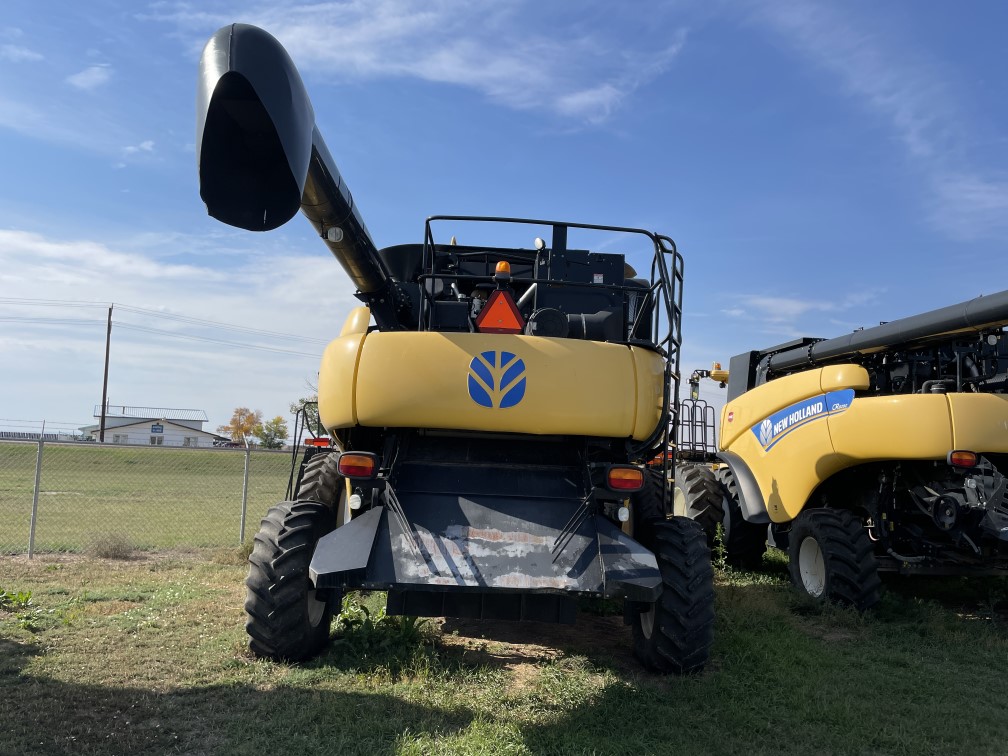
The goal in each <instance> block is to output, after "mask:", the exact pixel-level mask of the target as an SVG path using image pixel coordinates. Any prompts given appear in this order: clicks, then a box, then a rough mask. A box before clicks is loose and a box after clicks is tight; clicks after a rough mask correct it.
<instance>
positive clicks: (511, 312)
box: [476, 289, 525, 333]
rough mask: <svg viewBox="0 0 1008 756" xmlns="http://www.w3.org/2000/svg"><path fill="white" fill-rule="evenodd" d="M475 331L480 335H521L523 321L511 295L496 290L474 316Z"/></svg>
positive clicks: (523, 328) (523, 327) (523, 326)
mask: <svg viewBox="0 0 1008 756" xmlns="http://www.w3.org/2000/svg"><path fill="white" fill-rule="evenodd" d="M476 330H478V331H479V332H480V333H521V332H522V331H523V330H525V321H524V319H523V318H522V316H521V313H520V312H518V308H517V307H516V306H515V303H514V299H512V298H511V295H510V294H509V293H508V292H506V291H503V290H501V289H498V290H497V291H495V292H493V293H492V294H491V295H490V299H488V300H487V303H486V304H485V305H484V306H483V309H482V310H480V314H479V315H477V316H476Z"/></svg>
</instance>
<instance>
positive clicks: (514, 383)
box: [469, 352, 525, 409]
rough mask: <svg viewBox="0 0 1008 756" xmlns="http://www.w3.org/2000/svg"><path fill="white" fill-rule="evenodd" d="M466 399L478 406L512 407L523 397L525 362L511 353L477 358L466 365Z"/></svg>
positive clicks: (487, 354)
mask: <svg viewBox="0 0 1008 756" xmlns="http://www.w3.org/2000/svg"><path fill="white" fill-rule="evenodd" d="M469 397H470V398H471V399H472V400H473V401H474V402H476V404H478V405H479V406H480V407H497V408H499V409H507V408H508V407H514V406H515V405H516V404H518V403H519V402H520V401H521V400H522V399H524V398H525V363H524V362H523V361H522V360H521V359H520V358H519V357H518V356H516V355H514V354H512V353H511V352H483V353H482V354H478V355H476V356H475V357H473V358H472V362H470V363H469Z"/></svg>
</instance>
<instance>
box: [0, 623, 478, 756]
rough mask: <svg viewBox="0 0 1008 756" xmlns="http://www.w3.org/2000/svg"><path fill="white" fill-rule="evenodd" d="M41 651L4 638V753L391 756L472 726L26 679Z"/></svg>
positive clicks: (467, 718) (312, 704)
mask: <svg viewBox="0 0 1008 756" xmlns="http://www.w3.org/2000/svg"><path fill="white" fill-rule="evenodd" d="M41 653H43V650H42V649H41V648H40V647H39V646H36V645H33V644H26V643H19V642H15V641H10V640H4V639H0V752H2V753H47V754H49V753H53V754H57V753H68V754H69V753H73V754H108V753H176V752H179V753H188V754H203V753H229V754H245V753H247V754H261V753H284V754H300V753H304V754H308V753H312V754H316V753H362V752H366V753H391V752H395V751H396V750H397V744H398V742H399V739H400V737H401V736H402V734H403V733H404V732H409V733H412V734H414V735H416V734H421V735H423V734H427V735H430V736H432V737H437V736H445V735H451V734H452V733H458V732H461V731H462V730H464V729H465V728H466V727H468V725H469V724H470V722H471V720H472V714H471V712H470V711H469V710H468V709H464V708H456V709H445V708H441V707H437V706H432V705H425V704H422V703H414V702H410V701H407V700H404V699H403V698H402V697H397V696H395V695H391V694H386V693H347V692H340V691H334V690H331V689H325V688H322V687H293V686H291V687H274V688H272V689H260V688H257V687H254V686H253V685H249V684H239V685H229V684H223V685H210V686H206V687H202V688H187V689H184V690H178V691H155V690H150V689H147V688H141V687H138V688H128V687H105V686H95V685H77V684H73V683H68V682H65V681H61V680H54V679H51V678H46V677H41V676H38V675H37V674H26V673H25V669H26V668H27V667H29V666H30V664H31V662H32V659H33V657H35V656H37V655H39V654H41ZM60 713H64V714H66V716H65V717H63V718H61V717H60V716H59V714H60Z"/></svg>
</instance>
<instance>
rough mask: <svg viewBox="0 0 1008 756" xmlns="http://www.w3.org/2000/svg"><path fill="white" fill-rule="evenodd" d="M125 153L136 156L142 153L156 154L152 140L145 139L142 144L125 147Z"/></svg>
mask: <svg viewBox="0 0 1008 756" xmlns="http://www.w3.org/2000/svg"><path fill="white" fill-rule="evenodd" d="M123 152H124V153H125V154H127V155H136V154H137V153H140V152H154V142H153V140H151V139H145V140H144V141H142V142H140V144H131V145H129V146H127V147H123Z"/></svg>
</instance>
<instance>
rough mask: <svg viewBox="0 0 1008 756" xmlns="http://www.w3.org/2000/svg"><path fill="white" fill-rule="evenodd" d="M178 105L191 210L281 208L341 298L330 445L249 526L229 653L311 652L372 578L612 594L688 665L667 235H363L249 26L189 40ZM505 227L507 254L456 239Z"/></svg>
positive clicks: (420, 607)
mask: <svg viewBox="0 0 1008 756" xmlns="http://www.w3.org/2000/svg"><path fill="white" fill-rule="evenodd" d="M197 113H198V115H197V118H198V123H197V140H196V144H197V154H198V162H199V175H200V195H201V197H202V198H203V201H204V202H205V203H206V206H207V210H208V212H209V213H210V215H212V216H213V217H215V218H217V219H219V220H221V221H223V222H225V223H228V224H231V225H234V226H238V227H240V228H244V229H248V230H252V231H268V230H270V229H275V228H277V227H278V226H280V225H282V224H283V223H285V222H287V221H288V220H289V219H290V218H291V217H293V216H294V215H295V214H296V213H297V211H298V210H299V209H300V210H301V211H302V213H303V214H304V215H305V216H306V217H307V218H308V220H309V221H310V222H311V224H312V226H313V227H314V228H315V230H316V232H317V233H318V235H319V237H320V238H321V239H322V241H323V242H324V243H325V244H326V246H327V247H328V248H329V250H330V251H331V252H332V254H333V255H334V256H335V257H336V259H337V261H338V262H339V263H340V264H341V265H342V266H343V268H344V270H345V271H346V273H347V275H348V276H349V278H350V280H351V281H352V282H353V285H354V286H355V287H356V289H357V297H358V298H359V299H360V300H361V302H362V303H363V305H364V306H362V307H358V308H356V309H354V310H353V311H351V312H350V313H349V315H347V316H346V319H345V322H344V323H343V327H342V330H341V331H340V333H339V335H338V337H337V338H336V339H335V340H334V341H333V342H332V343H331V344H330V345H329V347H328V348H327V349H326V351H325V354H324V355H323V357H322V365H321V370H320V374H319V415H320V418H321V421H322V424H323V425H324V426H325V428H326V429H327V430H328V432H329V434H330V435H331V437H332V439H333V443H334V445H335V447H336V448H335V450H329V449H325V448H324V447H313V448H311V449H310V450H309V453H308V454H306V457H305V460H304V463H303V465H302V468H301V470H300V473H299V475H298V481H297V484H296V486H295V494H294V496H293V499H294V500H292V501H287V502H284V503H281V504H278V505H277V506H275V507H273V508H272V509H271V510H270V511H269V513H268V514H267V515H266V517H265V519H264V520H263V523H262V528H261V529H260V531H259V533H258V535H257V536H256V540H255V547H254V550H253V552H252V555H251V558H250V561H251V567H250V571H249V576H248V579H247V581H246V585H247V587H248V598H247V601H246V604H245V608H246V612H247V615H248V618H247V624H246V627H247V630H248V633H249V635H250V636H251V640H250V647H251V649H252V651H253V652H255V653H256V654H258V655H261V656H266V657H270V658H277V659H292V660H297V659H305V658H309V657H311V656H313V655H315V654H317V653H318V652H319V651H320V650H321V649H322V648H323V647H324V645H325V643H326V642H327V640H328V638H329V631H330V620H331V618H332V616H333V614H334V613H335V612H338V611H339V608H340V602H341V597H342V595H343V592H344V591H347V590H352V589H376V590H384V591H387V592H388V611H389V613H391V614H406V615H421V616H456V617H477V618H485V619H511V620H522V619H527V620H539V621H549V622H557V621H559V622H569V621H573V619H574V616H575V610H576V603H577V599H578V598H579V597H582V596H595V597H608V598H621V599H623V600H624V603H625V617H626V620H627V622H628V623H630V624H631V625H632V626H633V632H634V649H635V652H636V654H637V656H638V657H639V658H640V659H641V660H642V661H643V662H644V663H645V664H646V665H648V666H649V667H651V668H654V669H656V670H659V671H663V672H680V673H681V672H692V671H696V670H698V669H700V668H702V667H703V665H704V663H705V662H706V660H707V657H708V653H709V647H710V644H711V639H712V627H713V616H714V615H713V586H712V572H711V567H710V563H709V553H708V549H707V544H706V539H705V537H704V533H703V530H702V529H701V528H700V527H699V526H698V525H697V524H696V523H694V522H692V521H690V520H689V519H687V518H670V517H667V514H668V512H669V510H670V496H669V491H668V490H667V487H666V482H665V481H666V476H665V475H664V474H662V471H660V470H659V471H658V472H652V471H650V470H647V469H646V468H645V465H644V463H645V461H646V460H649V459H651V458H653V457H654V456H655V455H656V453H657V452H658V451H659V450H663V449H665V448H667V446H668V444H669V443H670V442H671V441H673V440H674V439H671V438H670V437H669V430H668V429H669V428H670V427H674V423H672V420H673V415H674V414H675V410H676V407H677V406H678V405H677V399H678V360H679V345H680V341H681V334H680V319H681V302H682V257H681V256H680V255H679V253H678V252H677V251H676V249H675V245H674V243H673V242H672V240H671V239H669V238H668V237H667V236H663V235H660V234H655V233H652V232H649V231H644V230H641V229H631V228H619V227H613V226H601V225H594V224H578V223H565V222H557V221H542V220H531V219H518V218H492V217H458V216H435V217H432V218H429V219H428V220H427V222H426V223H425V225H424V229H423V240H422V242H421V243H415V244H401V245H398V246H392V247H387V248H384V249H380V250H379V249H377V248H376V246H375V244H374V242H373V241H372V239H371V236H370V234H369V232H368V230H367V228H366V227H365V225H364V222H363V219H362V217H361V214H360V212H359V209H358V207H357V205H356V203H355V202H354V199H353V197H352V195H351V193H350V191H349V189H348V188H347V185H346V183H345V182H344V180H343V178H342V177H341V176H340V173H339V171H338V170H337V168H336V165H335V163H334V161H333V159H332V157H331V155H330V152H329V150H328V149H327V147H326V145H325V142H324V141H323V140H322V137H321V135H320V133H319V131H318V128H317V127H316V125H315V115H314V111H313V109H312V106H311V104H310V102H309V100H308V96H307V94H306V93H305V89H304V85H303V83H302V81H301V78H300V76H299V75H298V73H297V70H296V69H295V67H294V64H293V63H292V62H291V60H290V58H289V57H288V55H287V53H286V52H285V51H284V50H283V48H282V47H281V46H280V44H279V43H278V42H277V41H276V40H275V39H274V38H273V37H271V36H270V35H269V34H267V33H266V32H264V31H262V30H261V29H257V28H255V27H252V26H246V25H242V24H235V25H232V26H227V27H225V28H223V29H221V30H220V31H218V32H217V33H216V34H214V36H213V37H212V38H211V39H210V40H209V42H208V43H207V45H206V48H205V50H204V52H203V57H202V61H201V65H200V75H199V92H198V109H197ZM446 228H447V229H448V231H447V232H445V231H444V229H446ZM515 229H518V230H519V231H521V232H523V233H522V235H523V236H525V238H527V239H528V241H529V245H528V246H527V247H519V248H516V247H510V246H500V245H499V244H496V245H488V244H485V243H483V242H479V243H476V242H474V241H473V240H474V239H475V238H476V237H478V236H480V235H481V234H482V235H486V234H487V233H488V232H489V233H498V234H499V233H501V232H502V231H507V233H509V234H510V236H509V237H508V238H511V237H513V236H515ZM435 231H438V234H437V235H436V234H435ZM599 232H601V233H603V234H605V236H606V239H607V241H611V240H612V239H613V237H620V238H621V239H622V242H623V245H624V246H623V248H624V249H626V250H627V251H630V250H631V249H633V248H634V245H637V247H638V248H641V249H644V250H646V254H647V259H648V260H649V267H650V271H649V274H648V275H646V276H644V277H639V276H638V275H637V274H636V272H635V271H634V270H633V269H632V268H631V267H630V266H629V265H628V264H627V263H626V260H625V255H624V254H618V253H599V252H593V251H590V250H589V249H581V248H577V246H576V245H575V244H574V240H575V239H577V240H580V239H583V238H585V237H588V236H591V235H592V234H593V233H595V234H596V236H597V235H598V233H599ZM526 234H527V236H526ZM456 236H457V237H458V238H459V239H463V240H464V243H456V241H455V238H456ZM449 238H450V241H449V240H448V239H449ZM372 321H373V323H372Z"/></svg>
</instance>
